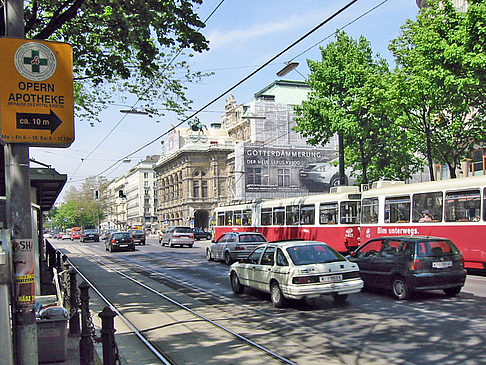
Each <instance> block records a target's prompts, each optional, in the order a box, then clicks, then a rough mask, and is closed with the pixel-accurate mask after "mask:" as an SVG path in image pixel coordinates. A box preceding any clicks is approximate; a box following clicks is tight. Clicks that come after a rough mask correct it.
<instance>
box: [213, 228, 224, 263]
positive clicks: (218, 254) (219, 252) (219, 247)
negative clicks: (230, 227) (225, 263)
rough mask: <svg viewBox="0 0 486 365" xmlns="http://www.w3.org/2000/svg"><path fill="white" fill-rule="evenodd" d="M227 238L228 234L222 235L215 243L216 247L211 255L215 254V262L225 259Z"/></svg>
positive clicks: (214, 246)
mask: <svg viewBox="0 0 486 365" xmlns="http://www.w3.org/2000/svg"><path fill="white" fill-rule="evenodd" d="M226 237H227V235H226V234H224V235H222V236H221V237H219V238H218V240H217V241H215V242H214V245H213V246H212V250H211V253H212V254H213V258H214V259H215V260H221V259H222V258H223V247H224V244H225V242H226Z"/></svg>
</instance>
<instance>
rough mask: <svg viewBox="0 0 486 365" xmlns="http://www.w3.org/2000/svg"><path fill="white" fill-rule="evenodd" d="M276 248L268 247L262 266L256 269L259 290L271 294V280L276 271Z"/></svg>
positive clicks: (261, 262)
mask: <svg viewBox="0 0 486 365" xmlns="http://www.w3.org/2000/svg"><path fill="white" fill-rule="evenodd" d="M276 251H277V248H276V247H275V246H267V248H266V249H265V251H264V252H263V254H262V259H261V260H260V265H259V266H257V267H256V268H255V271H254V275H255V276H254V279H255V282H256V285H257V286H258V289H260V290H262V291H265V292H270V280H271V279H272V278H273V276H274V270H275V252H276Z"/></svg>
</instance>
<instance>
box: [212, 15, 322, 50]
mask: <svg viewBox="0 0 486 365" xmlns="http://www.w3.org/2000/svg"><path fill="white" fill-rule="evenodd" d="M316 19H317V20H316ZM318 19H321V20H322V19H323V18H322V16H316V14H313V15H311V16H310V15H299V16H295V15H294V16H291V17H288V18H287V19H285V20H284V21H281V22H271V23H263V24H253V25H250V26H249V27H248V28H244V29H233V30H230V31H223V30H220V29H216V30H214V31H212V32H210V33H209V34H208V36H207V37H208V38H209V41H210V44H209V46H210V47H211V49H213V50H214V49H216V48H219V47H222V46H225V45H227V44H236V43H244V42H248V41H250V40H254V39H258V38H261V37H267V36H270V35H272V34H276V33H280V32H285V31H289V30H292V29H297V28H302V27H304V26H307V27H308V26H309V24H313V23H314V21H315V22H316V24H317V21H318ZM310 29H311V28H309V29H308V30H310ZM299 34H300V33H299Z"/></svg>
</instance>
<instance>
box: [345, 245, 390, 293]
mask: <svg viewBox="0 0 486 365" xmlns="http://www.w3.org/2000/svg"><path fill="white" fill-rule="evenodd" d="M382 245H383V240H382V239H376V240H371V241H369V242H367V243H366V244H364V245H363V246H361V247H360V248H358V250H357V251H356V253H355V255H354V256H352V257H351V258H350V261H353V262H356V263H357V264H358V266H359V271H360V272H361V278H362V279H363V281H364V282H365V284H367V285H370V286H377V282H378V277H377V276H378V273H377V270H376V261H375V260H376V258H377V257H378V255H379V254H380V251H381V248H382Z"/></svg>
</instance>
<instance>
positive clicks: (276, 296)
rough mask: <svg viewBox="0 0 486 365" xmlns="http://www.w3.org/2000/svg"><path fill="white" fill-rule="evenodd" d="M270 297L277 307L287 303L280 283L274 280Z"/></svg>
mask: <svg viewBox="0 0 486 365" xmlns="http://www.w3.org/2000/svg"><path fill="white" fill-rule="evenodd" d="M270 297H271V298H272V304H273V306H274V307H275V308H282V307H283V306H284V305H285V297H284V296H283V294H282V290H280V286H279V285H278V283H276V282H274V283H272V284H271V286H270Z"/></svg>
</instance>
